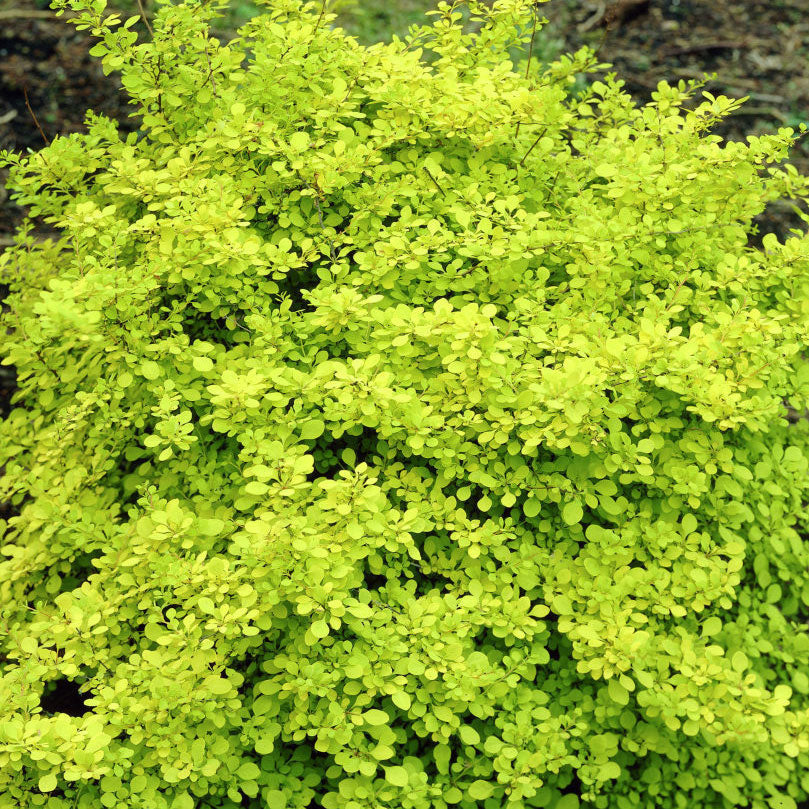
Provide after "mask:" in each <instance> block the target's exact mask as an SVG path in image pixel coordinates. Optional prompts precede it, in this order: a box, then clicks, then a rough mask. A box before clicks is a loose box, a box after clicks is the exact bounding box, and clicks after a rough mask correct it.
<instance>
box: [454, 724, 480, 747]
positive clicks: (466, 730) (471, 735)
mask: <svg viewBox="0 0 809 809" xmlns="http://www.w3.org/2000/svg"><path fill="white" fill-rule="evenodd" d="M458 736H459V737H460V739H461V741H462V742H463V743H464V744H470V745H473V744H477V743H478V742H479V741H480V734H478V732H477V731H476V730H475V729H474V728H473V727H471V726H470V725H461V727H460V728H458Z"/></svg>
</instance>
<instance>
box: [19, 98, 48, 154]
mask: <svg viewBox="0 0 809 809" xmlns="http://www.w3.org/2000/svg"><path fill="white" fill-rule="evenodd" d="M22 93H23V95H24V96H25V106H26V107H27V108H28V112H30V113H31V117H32V118H33V119H34V123H35V124H36V126H37V129H38V130H39V134H40V135H42V140H44V141H45V145H46V146H50V145H51V142H50V141H49V140H48V136H47V135H46V134H45V132H44V131H43V129H42V127H41V126H40V125H39V121H38V120H37V117H36V115H34V111H33V110H32V109H31V102H30V101H29V100H28V88H27V87H25V86H23V88H22Z"/></svg>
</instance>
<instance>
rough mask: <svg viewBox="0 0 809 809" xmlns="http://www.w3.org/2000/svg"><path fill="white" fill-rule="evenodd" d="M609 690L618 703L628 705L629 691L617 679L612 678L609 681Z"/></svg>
mask: <svg viewBox="0 0 809 809" xmlns="http://www.w3.org/2000/svg"><path fill="white" fill-rule="evenodd" d="M607 691H608V692H609V695H610V699H611V700H612V701H613V702H616V703H618V705H626V704H627V703H628V702H629V691H627V690H626V688H624V686H622V685H621V683H620V682H618V680H616V679H611V680H610V681H609V682H608V683H607Z"/></svg>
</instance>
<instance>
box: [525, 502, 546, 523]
mask: <svg viewBox="0 0 809 809" xmlns="http://www.w3.org/2000/svg"><path fill="white" fill-rule="evenodd" d="M541 508H542V507H541V505H540V503H539V500H535V499H534V498H533V497H529V498H528V499H527V500H526V501H525V502H524V503H523V506H522V510H523V514H525V516H526V517H528V519H529V520H530V519H533V518H534V517H536V516H537V515H538V514H539V512H540V510H541Z"/></svg>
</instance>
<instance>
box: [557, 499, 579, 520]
mask: <svg viewBox="0 0 809 809" xmlns="http://www.w3.org/2000/svg"><path fill="white" fill-rule="evenodd" d="M583 515H584V512H583V511H582V507H581V504H580V503H579V502H578V500H573V501H572V502H570V503H567V504H566V505H565V507H564V508H563V509H562V519H563V520H564V521H565V523H566V524H567V525H575V524H577V523H580V522H581V518H582V516H583Z"/></svg>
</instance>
